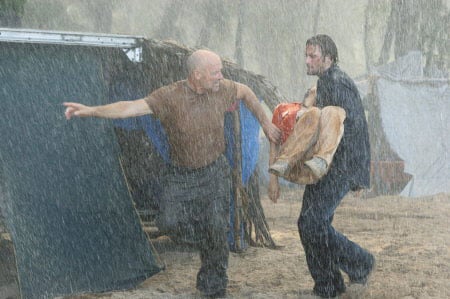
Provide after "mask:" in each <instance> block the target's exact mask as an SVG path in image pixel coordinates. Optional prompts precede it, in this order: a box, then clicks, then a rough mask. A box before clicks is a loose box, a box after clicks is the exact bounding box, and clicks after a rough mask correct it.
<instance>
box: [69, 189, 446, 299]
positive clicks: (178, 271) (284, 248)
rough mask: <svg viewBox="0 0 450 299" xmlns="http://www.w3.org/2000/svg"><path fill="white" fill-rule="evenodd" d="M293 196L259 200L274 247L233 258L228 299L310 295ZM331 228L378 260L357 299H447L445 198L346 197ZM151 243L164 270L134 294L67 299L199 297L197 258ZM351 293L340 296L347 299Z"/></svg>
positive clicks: (285, 192) (161, 241)
mask: <svg viewBox="0 0 450 299" xmlns="http://www.w3.org/2000/svg"><path fill="white" fill-rule="evenodd" d="M300 196H301V190H300V189H299V190H295V189H289V190H283V194H282V198H281V199H280V201H279V202H278V203H277V204H273V203H272V202H270V201H269V200H268V199H267V197H266V196H264V195H263V196H262V203H263V206H264V210H265V213H266V218H267V220H268V222H269V225H270V228H271V233H272V237H273V238H274V240H275V241H276V243H277V245H279V246H280V248H279V249H276V250H273V249H268V248H259V247H250V248H248V249H247V250H246V251H245V252H244V253H232V254H231V256H230V265H229V271H228V274H229V279H230V283H229V287H228V295H227V298H308V297H307V296H304V295H303V294H304V293H307V292H310V290H311V288H312V287H313V281H312V279H311V277H310V275H309V272H308V269H307V266H306V261H305V255H304V252H303V248H302V246H301V244H300V241H299V237H298V232H297V228H296V222H297V217H298V213H299V211H300V207H301V201H300V200H299V198H300ZM334 226H335V227H336V228H337V229H338V230H339V231H341V232H342V233H344V234H345V235H346V236H347V237H349V238H350V239H352V240H353V241H356V242H357V243H359V244H360V245H362V246H363V247H365V248H367V249H369V250H370V251H371V252H373V253H374V255H375V257H376V259H377V268H376V271H375V272H374V274H373V275H372V279H371V282H370V285H369V287H368V288H367V290H366V292H365V293H364V294H363V295H361V296H359V297H360V298H376V299H382V298H389V299H397V298H400V299H412V298H417V299H418V298H421V299H422V298H423V299H425V298H439V299H442V298H450V234H449V233H450V228H449V226H450V195H446V194H439V195H435V196H429V197H421V198H402V197H399V196H389V197H374V198H358V197H355V196H353V195H348V196H347V197H346V198H345V199H344V200H343V202H342V204H341V205H340V207H339V208H338V210H337V212H336V215H335V220H334ZM152 241H153V244H154V246H155V248H156V249H157V251H158V252H159V257H160V259H161V260H162V261H163V262H164V263H165V265H166V270H165V271H163V272H161V273H159V274H157V275H155V276H153V277H151V278H149V279H148V280H146V281H145V282H143V283H142V284H141V285H139V286H138V287H137V288H136V289H133V290H128V291H123V292H113V293H104V294H89V295H82V296H72V297H66V298H67V299H68V298H70V299H92V298H118V299H119V298H131V299H138V298H201V296H199V294H198V293H197V292H196V290H195V276H196V273H197V270H198V268H199V265H200V262H199V258H198V254H197V253H196V252H195V251H192V250H188V249H185V248H183V247H180V246H177V245H175V244H173V243H172V242H171V241H170V240H168V239H167V238H164V237H160V238H158V239H154V240H152ZM351 291H352V290H350V291H349V293H348V294H347V295H345V296H344V298H352V296H353V295H354V293H352V292H351ZM353 297H354V296H353Z"/></svg>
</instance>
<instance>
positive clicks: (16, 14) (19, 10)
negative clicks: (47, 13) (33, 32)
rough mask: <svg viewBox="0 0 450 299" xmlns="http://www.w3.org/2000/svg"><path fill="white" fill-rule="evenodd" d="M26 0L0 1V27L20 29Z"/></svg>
mask: <svg viewBox="0 0 450 299" xmlns="http://www.w3.org/2000/svg"><path fill="white" fill-rule="evenodd" d="M25 2H26V0H1V1H0V26H2V27H21V25H22V20H21V18H22V16H23V13H24V5H25Z"/></svg>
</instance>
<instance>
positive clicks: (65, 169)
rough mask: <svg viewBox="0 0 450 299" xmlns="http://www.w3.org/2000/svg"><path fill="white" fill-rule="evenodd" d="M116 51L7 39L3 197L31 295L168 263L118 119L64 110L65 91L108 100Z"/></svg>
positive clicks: (0, 124) (128, 282) (111, 285)
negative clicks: (147, 217) (152, 232)
mask: <svg viewBox="0 0 450 299" xmlns="http://www.w3.org/2000/svg"><path fill="white" fill-rule="evenodd" d="M111 51H114V49H103V48H93V47H86V46H84V47H81V46H64V45H44V44H13V43H5V42H2V43H0V107H1V108H0V134H1V135H0V136H1V142H0V181H1V187H2V189H1V193H0V205H1V206H0V207H1V210H2V211H3V214H4V216H5V219H6V223H7V226H8V228H9V231H10V233H11V236H12V240H13V242H14V247H15V252H16V263H17V269H18V277H19V284H20V289H21V294H22V297H23V298H52V297H55V296H57V295H67V294H76V293H83V292H102V291H109V290H117V289H126V288H130V287H133V286H135V285H136V284H137V283H139V282H141V281H142V280H144V279H146V278H147V277H149V276H151V275H153V274H155V273H157V272H159V271H160V269H161V268H160V265H159V264H158V260H157V259H156V258H155V253H154V252H153V251H152V249H151V245H150V243H149V241H148V240H147V238H146V235H145V234H144V232H143V230H142V227H141V224H140V221H139V217H138V215H137V213H136V210H135V208H134V206H133V203H132V200H131V197H130V194H129V192H128V190H127V186H126V183H125V179H124V177H123V172H122V170H121V168H120V163H119V158H118V156H119V148H118V144H117V142H116V136H115V134H114V131H113V127H112V123H111V122H110V121H108V120H99V119H73V120H71V121H66V120H65V118H64V115H63V112H64V107H63V106H62V102H64V101H81V102H83V103H87V104H90V105H99V104H104V103H107V102H108V92H109V85H110V82H108V77H107V75H105V74H107V72H105V70H106V69H108V68H111V67H112V66H111V65H109V64H108V61H109V60H108V59H107V57H108V53H109V52H111ZM116 51H119V50H116Z"/></svg>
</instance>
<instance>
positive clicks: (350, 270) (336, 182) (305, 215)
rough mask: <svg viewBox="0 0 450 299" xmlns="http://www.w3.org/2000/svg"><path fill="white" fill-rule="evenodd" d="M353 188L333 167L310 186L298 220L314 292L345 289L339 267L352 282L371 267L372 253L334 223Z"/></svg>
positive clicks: (359, 278) (323, 294)
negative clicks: (336, 215)
mask: <svg viewBox="0 0 450 299" xmlns="http://www.w3.org/2000/svg"><path fill="white" fill-rule="evenodd" d="M349 190H350V186H349V183H348V182H346V181H345V180H343V179H339V174H337V171H336V169H332V170H331V173H329V174H327V175H326V176H325V177H324V178H323V179H322V180H320V181H319V182H318V183H316V184H313V185H307V186H306V188H305V193H304V195H303V203H302V209H301V212H300V217H299V219H298V229H299V233H300V239H301V242H302V244H303V248H304V250H305V254H306V261H307V264H308V268H309V271H310V273H311V276H312V278H313V279H314V282H315V285H314V291H315V292H316V293H318V294H320V295H322V296H324V297H328V296H329V297H334V296H336V294H338V293H339V292H343V291H345V284H344V280H343V278H342V275H341V272H340V270H343V271H344V272H345V273H347V274H348V276H349V278H350V281H359V280H361V279H362V278H363V277H365V276H367V274H368V273H369V272H370V270H371V269H372V265H373V263H374V258H373V256H372V255H371V254H370V253H369V252H368V251H366V250H365V249H363V248H361V247H360V246H359V245H358V244H356V243H354V242H352V241H350V240H349V239H347V237H345V236H344V235H343V234H341V233H339V232H338V231H336V230H335V229H334V228H333V226H332V225H331V223H332V221H333V216H334V212H335V210H336V208H337V206H338V205H339V204H340V202H341V200H342V198H343V197H344V196H345V195H346V194H347V193H348V191H349Z"/></svg>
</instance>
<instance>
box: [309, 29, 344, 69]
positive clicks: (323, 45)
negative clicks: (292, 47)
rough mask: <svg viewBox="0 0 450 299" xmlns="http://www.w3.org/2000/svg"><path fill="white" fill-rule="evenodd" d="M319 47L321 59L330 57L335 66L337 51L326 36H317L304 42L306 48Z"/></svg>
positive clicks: (337, 59)
mask: <svg viewBox="0 0 450 299" xmlns="http://www.w3.org/2000/svg"><path fill="white" fill-rule="evenodd" d="M309 45H312V46H319V47H320V50H321V52H322V57H325V56H328V57H330V59H331V61H332V62H333V64H337V63H338V62H339V58H338V51H337V47H336V44H335V43H334V41H333V40H332V39H331V37H329V36H328V35H326V34H318V35H315V36H313V37H311V38H309V39H308V40H307V41H306V46H309Z"/></svg>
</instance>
